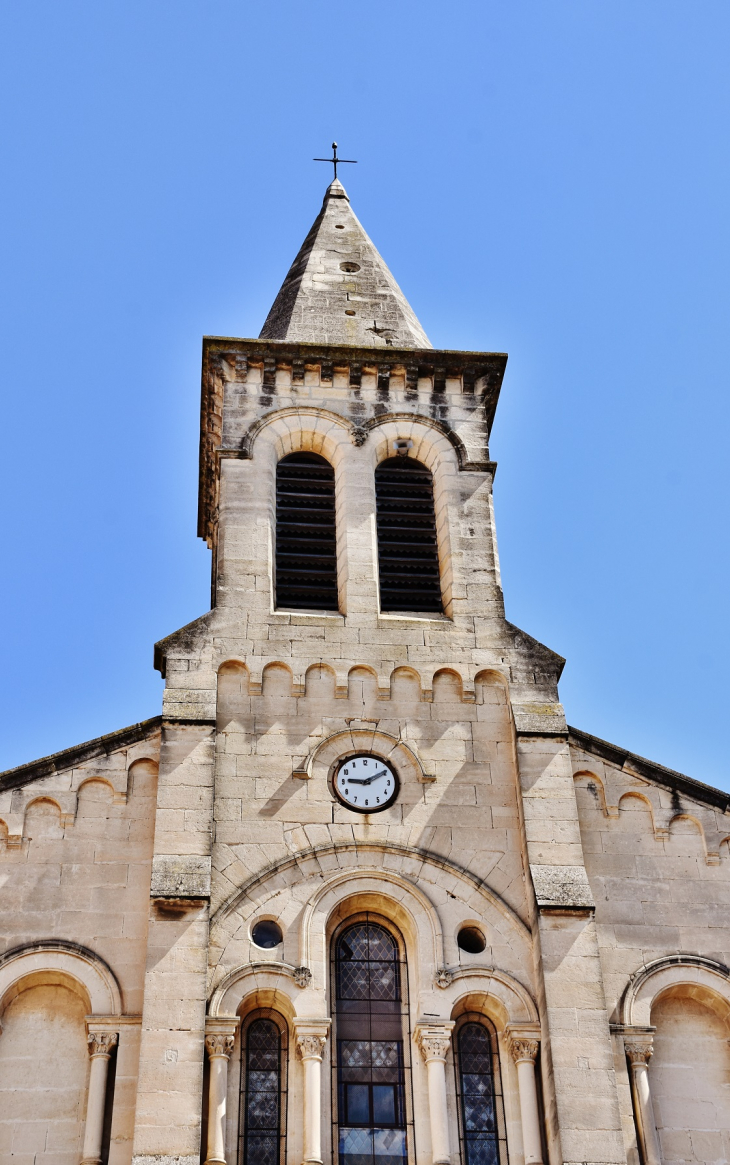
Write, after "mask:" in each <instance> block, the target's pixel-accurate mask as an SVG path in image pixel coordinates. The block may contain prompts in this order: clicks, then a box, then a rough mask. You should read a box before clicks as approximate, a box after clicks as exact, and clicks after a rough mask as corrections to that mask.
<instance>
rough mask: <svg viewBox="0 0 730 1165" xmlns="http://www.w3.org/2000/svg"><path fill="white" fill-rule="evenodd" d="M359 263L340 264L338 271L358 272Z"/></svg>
mask: <svg viewBox="0 0 730 1165" xmlns="http://www.w3.org/2000/svg"><path fill="white" fill-rule="evenodd" d="M359 270H360V264H359V263H340V271H359Z"/></svg>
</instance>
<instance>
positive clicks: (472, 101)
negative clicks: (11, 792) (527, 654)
mask: <svg viewBox="0 0 730 1165" xmlns="http://www.w3.org/2000/svg"><path fill="white" fill-rule="evenodd" d="M729 43H730V6H729V5H728V3H727V0H717V2H713V0H701V2H699V3H694V4H691V3H688V2H687V0H681V2H677V0H653V2H648V0H610V2H609V0H499V2H495V0H474V2H463V3H462V2H459V0H456V2H455V3H451V4H443V3H436V2H435V0H389V2H388V3H383V2H382V0H368V2H367V3H365V2H361V3H358V2H351V3H349V4H345V3H342V2H341V0H340V2H338V3H335V2H333V0H329V2H320V0H309V2H308V3H302V2H301V0H299V2H297V3H294V2H292V0H282V2H278V3H277V2H270V3H251V2H250V0H249V2H246V0H152V2H150V0H123V2H119V0H104V2H103V3H99V0H86V2H83V3H81V2H75V0H60V2H59V0H23V3H12V0H6V3H5V4H4V5H3V6H2V9H1V10H0V45H1V46H2V47H1V48H0V54H1V58H2V59H1V60H0V87H1V88H2V107H3V114H2V118H1V119H0V136H1V137H2V158H3V163H4V179H3V182H2V187H1V190H0V199H1V200H2V210H1V217H0V221H1V224H2V267H3V272H4V279H3V283H2V306H1V310H0V328H1V329H2V374H1V375H2V389H3V396H4V405H3V420H4V424H3V436H2V440H3V450H2V505H3V513H4V547H3V549H4V553H3V567H2V586H3V591H2V603H3V612H4V628H5V629H4V632H3V635H2V645H3V652H2V669H1V672H0V674H1V676H2V686H3V691H2V696H1V698H0V715H1V716H2V733H1V739H0V767H9V766H11V765H16V764H19V763H22V762H24V761H27V760H32V759H34V758H36V757H39V756H42V755H44V754H46V753H50V752H53V751H56V750H58V749H61V748H64V747H67V746H69V745H72V744H75V743H78V742H80V741H83V740H86V739H89V738H91V737H94V736H97V735H99V734H102V733H105V732H110V731H113V730H114V729H116V728H120V727H123V726H124V725H126V724H129V723H132V722H134V721H135V720H140V719H144V718H146V717H148V716H152V715H156V714H157V713H158V711H159V709H160V698H161V688H162V683H161V680H160V679H159V676H158V675H157V673H156V672H154V671H153V669H152V645H153V643H154V641H155V640H156V639H159V638H161V637H163V636H165V635H167V634H168V633H169V632H171V631H173V630H175V629H176V628H177V627H179V626H181V625H182V624H184V623H187V622H189V621H190V620H191V619H194V618H196V617H197V616H198V615H200V614H202V613H203V612H204V611H205V610H207V609H208V605H209V570H210V566H209V554H208V551H207V550H206V548H205V546H204V544H203V543H202V542H200V541H198V540H197V539H196V536H195V521H196V491H197V442H198V409H199V391H200V349H201V337H202V336H203V335H204V334H206V333H208V334H210V333H212V334H218V335H221V334H224V335H237V336H255V335H257V334H258V332H259V329H260V327H261V324H262V322H263V320H264V317H265V316H266V312H267V310H268V308H269V306H270V304H271V301H272V300H273V298H274V295H275V294H276V291H277V289H278V287H279V285H280V283H281V281H282V279H283V277H284V275H285V273H286V270H287V268H288V266H289V263H290V262H291V260H292V258H293V256H294V254H295V253H296V251H297V249H298V247H299V245H300V243H301V242H302V240H303V238H304V235H305V234H306V232H307V230H308V228H309V226H310V224H311V222H312V220H313V219H314V217H315V215H316V213H317V211H318V209H319V206H320V203H321V198H322V193H323V190H324V186H325V183H326V180H327V174H328V172H327V169H326V168H325V167H324V166H318V165H315V164H314V163H313V162H312V161H311V158H312V157H313V156H314V155H315V154H322V153H326V152H327V148H328V145H329V143H330V142H331V141H332V139H333V138H336V139H337V141H338V142H339V143H340V146H341V150H342V153H343V154H344V155H345V156H347V157H355V158H358V159H359V164H358V165H357V166H350V167H347V170H348V171H349V172H348V173H346V174H345V175H343V176H344V178H345V181H346V184H347V188H348V191H349V193H350V196H351V199H352V202H353V206H354V208H355V210H356V213H357V214H358V216H359V217H360V218H361V220H362V221H363V223H364V225H365V227H366V229H367V230H368V232H369V233H370V235H371V237H372V238H373V240H374V241H375V243H376V245H377V246H378V247H379V249H380V250H381V252H382V253H383V255H384V256H385V258H386V260H387V262H388V263H389V265H390V267H391V269H392V270H393V272H394V274H395V276H396V278H397V279H398V280H399V282H400V283H401V285H402V287H403V289H404V291H405V292H406V295H407V296H408V298H409V299H410V301H411V303H412V305H413V307H414V309H415V311H416V313H417V314H418V316H419V317H420V319H421V321H422V323H423V325H424V327H425V329H426V331H427V333H428V334H429V336H430V338H431V340H432V342H433V343H434V345H436V346H441V347H451V348H470V349H492V350H498V351H507V352H509V364H508V368H507V375H506V378H505V383H504V388H503V391H502V399H501V402H500V406H499V409H498V412H497V422H496V425H495V429H494V436H493V444H492V453H493V456H494V457H495V458H496V459H497V460H498V462H499V472H498V474H497V480H496V506H497V521H498V534H499V539H500V551H501V558H502V567H503V576H504V585H505V592H506V601H507V612H508V617H509V618H510V619H511V620H512V621H513V622H515V623H517V624H519V625H520V626H521V627H523V628H524V629H525V630H527V631H529V632H530V633H531V634H533V635H534V636H536V637H537V638H539V639H541V640H542V641H543V642H544V643H546V644H548V645H549V646H550V647H552V648H554V649H555V650H556V651H559V652H560V653H561V654H562V655H564V656H566V657H567V660H568V663H567V666H566V669H565V673H564V678H563V681H562V685H561V693H562V698H563V701H564V703H565V705H566V708H567V712H568V720H569V722H570V723H571V724H574V725H576V726H578V727H580V728H582V729H584V730H586V731H588V732H591V733H594V734H595V735H598V736H602V737H605V738H607V739H608V740H611V741H613V742H615V743H617V744H620V745H622V746H624V747H626V748H629V749H631V750H633V751H635V752H639V753H642V754H644V755H645V756H649V757H651V758H652V759H654V760H658V761H660V762H662V763H664V764H666V765H669V766H670V767H673V768H677V769H680V770H682V771H684V772H686V773H689V774H690V775H691V776H694V777H697V778H698V779H700V780H704V781H707V782H710V783H712V784H717V785H720V786H722V787H724V788H730V763H729V762H728V757H727V726H728V712H727V704H728V697H727V683H728V677H727V671H728V669H727V662H728V657H729V654H730V653H729V651H728V646H729V645H728V619H727V599H728V587H727V574H728V523H727V515H726V511H727V500H726V494H727V485H726V472H727V464H728V456H727V444H728V430H729V428H730V425H729V424H728V375H729V374H728V357H727V329H728V299H729V292H728V272H729V271H730V254H729V246H728V242H729V238H728V235H729V232H728V178H729V176H730V144H729V142H730V139H729V136H728V113H729V112H730V102H729V97H730V69H729V68H728V44H729Z"/></svg>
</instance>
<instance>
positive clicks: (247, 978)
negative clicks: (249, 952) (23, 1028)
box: [208, 960, 311, 1018]
mask: <svg viewBox="0 0 730 1165" xmlns="http://www.w3.org/2000/svg"><path fill="white" fill-rule="evenodd" d="M310 977H311V976H310ZM308 982H309V978H308V977H307V976H306V975H302V974H301V968H297V967H293V966H292V965H291V964H290V963H282V962H275V961H274V960H271V961H269V962H260V963H243V964H241V965H240V966H238V967H234V968H233V969H232V970H230V971H229V972H228V974H227V975H225V977H224V978H223V979H221V981H220V982H219V983H218V984H217V985H216V986H215V987H214V988H213V990H212V992H211V994H210V999H209V1003H208V1015H210V1016H212V1017H214V1018H217V1017H218V1016H224V1015H226V1016H227V1015H235V1014H236V1013H237V1012H238V1010H239V1008H240V1006H241V1003H242V1001H243V1000H244V999H246V998H247V997H249V996H251V995H255V996H256V999H257V1001H258V1002H257V1006H263V1005H262V1004H261V1003H260V1001H261V999H262V998H264V997H265V998H266V999H267V1000H276V1003H273V1002H267V1003H266V1004H265V1006H267V1007H274V1006H278V1007H279V1009H280V1010H281V1011H283V1012H284V1014H286V1015H287V1018H291V1017H292V1016H294V1015H296V1013H297V996H298V995H300V988H302V987H306V986H307V985H308Z"/></svg>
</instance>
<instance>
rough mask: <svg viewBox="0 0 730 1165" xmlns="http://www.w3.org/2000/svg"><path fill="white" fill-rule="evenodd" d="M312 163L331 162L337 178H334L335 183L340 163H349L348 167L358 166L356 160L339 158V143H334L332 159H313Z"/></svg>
mask: <svg viewBox="0 0 730 1165" xmlns="http://www.w3.org/2000/svg"><path fill="white" fill-rule="evenodd" d="M312 161H313V162H330V163H331V164H332V165H333V166H334V168H335V177H334V181H335V182H336V181H337V163H338V162H347V164H348V166H356V165H357V159H356V158H338V157H337V142H333V143H332V157H331V158H313V159H312Z"/></svg>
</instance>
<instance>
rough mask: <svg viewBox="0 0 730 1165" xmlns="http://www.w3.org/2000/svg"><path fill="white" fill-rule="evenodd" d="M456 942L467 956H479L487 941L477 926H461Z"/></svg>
mask: <svg viewBox="0 0 730 1165" xmlns="http://www.w3.org/2000/svg"><path fill="white" fill-rule="evenodd" d="M456 941H457V943H458V944H459V946H460V947H461V949H462V951H466V953H467V954H468V955H480V954H481V953H482V951H483V950H484V948H485V947H486V945H487V940H486V939H485V937H484V935H483V934H482V932H481V931H480V930H479V927H477V926H462V928H461V930H460V931H459V933H458V935H457V936H456Z"/></svg>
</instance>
